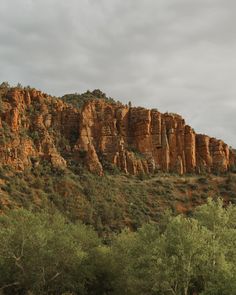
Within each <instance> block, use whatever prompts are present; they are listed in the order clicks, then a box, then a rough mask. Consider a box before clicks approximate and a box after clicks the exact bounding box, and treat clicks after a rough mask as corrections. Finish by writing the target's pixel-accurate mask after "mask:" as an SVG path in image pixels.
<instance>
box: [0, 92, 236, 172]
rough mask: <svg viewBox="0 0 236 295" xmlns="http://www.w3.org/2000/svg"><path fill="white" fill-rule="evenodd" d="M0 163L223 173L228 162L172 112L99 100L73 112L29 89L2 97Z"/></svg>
mask: <svg viewBox="0 0 236 295" xmlns="http://www.w3.org/2000/svg"><path fill="white" fill-rule="evenodd" d="M2 96H3V98H2V102H1V112H0V162H1V163H2V164H9V165H11V166H13V167H15V168H16V169H19V170H22V169H25V168H27V167H30V166H32V165H35V164H36V163H37V161H39V160H41V159H45V160H48V161H51V163H52V164H53V165H54V166H56V167H58V166H59V167H65V166H66V165H67V159H69V158H70V159H73V161H76V162H79V163H83V164H84V165H86V166H87V167H88V169H89V170H90V171H92V172H95V173H97V174H99V175H102V174H103V170H104V167H103V166H104V163H109V164H111V165H114V166H116V167H118V168H119V169H120V170H122V171H123V172H125V173H130V174H134V175H137V174H140V173H153V172H154V171H165V172H176V173H179V174H184V173H200V172H226V171H228V170H229V169H230V168H231V167H233V166H234V165H235V164H236V156H235V154H234V152H233V150H230V149H229V147H228V146H227V145H226V144H225V143H224V142H223V141H221V140H217V139H215V138H210V137H209V136H206V135H199V134H196V133H195V132H194V130H193V129H192V128H191V127H190V126H188V125H186V124H185V121H184V119H183V118H182V117H181V116H179V115H176V114H169V113H165V114H161V113H160V112H158V111H157V110H155V109H153V110H147V109H144V108H141V107H136V108H135V107H134V108H133V107H128V106H124V105H122V104H120V103H117V104H114V103H109V102H107V101H106V100H102V99H99V100H92V101H87V102H86V103H85V104H84V106H83V108H82V109H80V110H79V109H76V108H74V107H72V106H71V105H69V104H66V103H65V102H63V101H61V100H60V99H56V98H52V97H50V96H48V95H46V94H43V93H41V92H40V91H37V90H34V89H33V90H25V89H17V88H15V89H10V90H8V91H7V92H6V94H5V96H4V95H2Z"/></svg>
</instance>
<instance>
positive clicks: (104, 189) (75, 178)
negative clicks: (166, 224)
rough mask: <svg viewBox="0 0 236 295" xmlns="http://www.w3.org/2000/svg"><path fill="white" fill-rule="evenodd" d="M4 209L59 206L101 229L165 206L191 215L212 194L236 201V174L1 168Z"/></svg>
mask: <svg viewBox="0 0 236 295" xmlns="http://www.w3.org/2000/svg"><path fill="white" fill-rule="evenodd" d="M0 196H1V198H0V209H1V210H6V209H7V208H15V207H21V206H23V207H25V208H29V209H32V210H38V209H46V210H50V211H51V210H52V211H54V210H59V211H60V212H62V213H63V214H65V215H66V216H68V217H69V218H70V219H71V220H73V221H75V220H77V219H81V220H83V221H84V222H85V223H87V224H92V225H93V226H94V227H95V228H96V229H97V230H98V231H99V232H100V233H109V232H113V231H119V230H120V229H122V228H124V227H125V226H128V227H131V228H134V229H135V228H137V227H139V226H140V225H141V224H143V223H145V222H148V221H150V220H152V221H155V222H158V220H159V217H160V215H161V214H162V213H163V211H164V209H166V208H170V209H172V210H173V211H174V212H175V213H182V212H183V213H186V214H191V211H192V209H193V207H195V206H197V205H199V204H202V203H203V202H205V201H206V199H207V197H213V198H216V197H219V196H222V197H224V199H225V200H226V201H227V202H228V201H230V202H232V203H236V174H228V175H226V176H214V175H201V176H200V175H198V176H196V175H195V176H193V175H189V176H182V177H180V176H177V175H171V174H166V175H165V174H156V175H153V176H152V177H144V176H143V177H142V176H140V177H134V176H127V175H124V174H115V175H111V174H106V175H105V176H103V177H99V176H96V175H93V174H90V173H89V172H87V171H86V170H84V169H82V168H80V167H73V168H71V169H70V170H69V169H67V170H64V171H62V170H53V169H51V167H50V166H48V164H46V163H44V164H41V165H39V166H38V167H37V168H34V169H33V170H28V171H25V172H24V173H17V174H16V173H15V172H13V171H11V170H10V169H9V168H6V167H5V168H4V169H3V168H2V169H1V171H0Z"/></svg>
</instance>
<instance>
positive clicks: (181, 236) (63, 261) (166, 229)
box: [0, 199, 236, 295]
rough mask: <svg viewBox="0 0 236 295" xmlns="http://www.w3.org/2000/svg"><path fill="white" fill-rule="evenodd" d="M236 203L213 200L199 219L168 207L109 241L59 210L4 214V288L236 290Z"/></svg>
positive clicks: (180, 294) (104, 292) (0, 222)
mask: <svg viewBox="0 0 236 295" xmlns="http://www.w3.org/2000/svg"><path fill="white" fill-rule="evenodd" d="M235 216H236V207H235V206H234V205H230V206H228V207H227V208H224V206H223V202H222V201H221V200H218V201H212V200H211V199H208V203H207V204H206V205H203V206H200V207H199V208H198V209H197V210H196V212H195V213H194V217H191V218H190V217H184V216H183V215H178V216H173V215H172V214H171V213H170V212H166V213H165V215H164V216H163V218H162V220H161V221H160V224H153V223H150V224H146V225H143V226H142V227H141V228H139V229H138V230H137V231H136V232H131V231H130V230H128V229H125V230H123V231H122V232H121V233H120V234H117V235H115V236H114V237H113V238H112V240H111V241H110V243H109V244H102V242H101V240H100V239H99V238H98V236H97V234H96V233H95V231H93V230H92V229H91V228H90V227H88V226H85V225H83V224H81V223H71V222H69V221H68V220H67V219H65V218H64V217H62V216H61V215H60V214H59V213H54V214H49V213H47V212H42V211H41V212H30V211H27V210H23V209H20V210H19V209H18V210H11V211H8V212H6V214H5V215H2V216H1V217H0V239H1V248H0V291H2V292H3V294H52V295H54V294H82V295H83V294H87V295H95V294H99V295H100V294H101V295H136V294H147V295H157V294H160V295H169V294H173V295H192V294H201V295H234V294H236V291H235V290H236V283H235V282H236V250H235V249H236V247H235V246H236V217H235Z"/></svg>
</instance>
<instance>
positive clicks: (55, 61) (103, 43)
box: [0, 0, 236, 147]
mask: <svg viewBox="0 0 236 295" xmlns="http://www.w3.org/2000/svg"><path fill="white" fill-rule="evenodd" d="M235 80H236V1H235V0H0V81H9V82H10V83H11V84H16V83H17V82H20V83H21V84H23V85H31V86H34V87H36V88H39V89H41V90H42V91H44V92H48V93H50V94H52V95H58V96H61V95H63V94H65V93H73V92H79V93H81V92H84V91H86V90H87V89H90V90H93V89H95V88H99V89H101V90H102V91H104V92H106V93H107V95H108V96H111V97H114V98H117V99H119V100H120V101H122V102H125V103H126V102H127V101H129V100H131V101H132V103H133V105H140V106H145V107H149V108H158V109H159V110H160V111H162V112H165V111H167V110H168V111H169V112H177V113H179V114H181V115H183V117H184V118H185V119H186V121H187V123H188V124H190V125H192V127H194V129H195V130H196V131H197V132H200V133H206V134H209V135H211V136H215V137H218V138H222V139H224V140H225V141H226V142H227V143H228V144H230V145H233V146H234V147H236V81H235Z"/></svg>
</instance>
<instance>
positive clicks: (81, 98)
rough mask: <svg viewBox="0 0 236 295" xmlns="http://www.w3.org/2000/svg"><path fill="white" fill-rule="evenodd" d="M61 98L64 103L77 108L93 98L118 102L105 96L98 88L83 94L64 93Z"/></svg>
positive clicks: (113, 102)
mask: <svg viewBox="0 0 236 295" xmlns="http://www.w3.org/2000/svg"><path fill="white" fill-rule="evenodd" d="M61 99H62V100H63V101H65V102H66V103H69V104H72V105H73V106H74V107H76V108H79V109H80V108H82V107H83V105H84V103H85V102H87V101H89V100H93V99H104V100H106V101H108V102H110V103H112V104H115V103H119V102H117V101H115V100H114V99H113V98H111V97H107V96H106V94H105V93H103V92H102V91H101V90H99V89H95V90H93V91H92V92H91V91H89V90H88V91H86V92H85V93H83V94H78V93H73V94H66V95H64V96H62V97H61Z"/></svg>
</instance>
